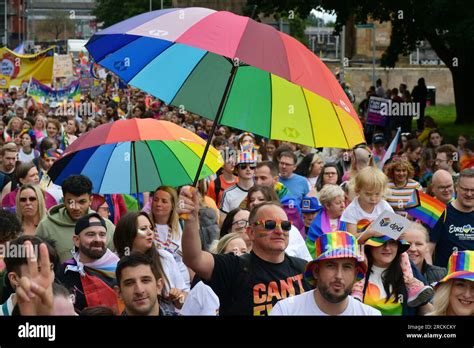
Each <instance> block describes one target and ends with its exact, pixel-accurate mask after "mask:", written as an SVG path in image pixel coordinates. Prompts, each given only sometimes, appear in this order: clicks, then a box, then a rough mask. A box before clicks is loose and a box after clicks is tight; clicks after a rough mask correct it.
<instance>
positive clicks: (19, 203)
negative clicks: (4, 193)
mask: <svg viewBox="0 0 474 348" xmlns="http://www.w3.org/2000/svg"><path fill="white" fill-rule="evenodd" d="M45 215H46V203H45V201H44V195H43V191H42V190H41V189H40V187H39V186H38V185H33V184H26V185H23V186H21V187H20V188H19V190H18V194H17V195H16V216H17V217H18V220H19V221H20V223H21V226H22V227H23V233H24V234H26V235H29V236H34V235H35V234H36V227H37V226H38V224H39V222H40V221H41V219H43V217H44V216H45Z"/></svg>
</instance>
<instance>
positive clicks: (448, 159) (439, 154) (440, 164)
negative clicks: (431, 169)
mask: <svg viewBox="0 0 474 348" xmlns="http://www.w3.org/2000/svg"><path fill="white" fill-rule="evenodd" d="M458 163H459V154H458V151H457V149H456V147H455V146H454V145H451V144H445V145H441V146H440V147H438V148H437V149H436V160H435V169H444V170H446V171H447V172H449V174H451V176H452V177H453V180H455V179H456V177H457V176H458V173H456V171H459V165H458ZM455 169H456V170H455Z"/></svg>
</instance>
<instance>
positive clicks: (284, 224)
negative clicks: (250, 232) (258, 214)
mask: <svg viewBox="0 0 474 348" xmlns="http://www.w3.org/2000/svg"><path fill="white" fill-rule="evenodd" d="M254 225H256V226H258V225H263V228H264V229H266V230H267V231H271V230H274V229H275V228H276V227H277V226H280V227H281V229H282V230H283V231H285V232H288V231H289V230H291V221H288V220H285V221H281V220H277V221H275V220H258V221H256V222H255V223H254Z"/></svg>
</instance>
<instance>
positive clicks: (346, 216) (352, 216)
mask: <svg viewBox="0 0 474 348" xmlns="http://www.w3.org/2000/svg"><path fill="white" fill-rule="evenodd" d="M386 210H388V211H390V212H392V213H393V209H392V207H391V206H390V204H388V203H387V201H385V200H384V199H382V200H381V201H380V202H379V203H378V204H377V205H376V206H375V208H374V210H373V211H372V213H367V212H366V211H365V210H364V209H362V208H361V206H360V205H359V198H358V197H357V198H355V199H354V200H353V201H352V202H351V204H349V205H348V206H347V208H346V209H345V210H344V212H343V213H342V216H341V221H344V222H348V223H351V224H354V225H358V224H359V223H360V222H362V223H361V226H362V225H363V227H367V224H368V223H370V222H372V221H374V220H375V219H376V218H377V217H378V216H379V215H380V214H382V212H384V211H386ZM363 220H365V221H363ZM358 232H359V231H358ZM361 232H362V231H361Z"/></svg>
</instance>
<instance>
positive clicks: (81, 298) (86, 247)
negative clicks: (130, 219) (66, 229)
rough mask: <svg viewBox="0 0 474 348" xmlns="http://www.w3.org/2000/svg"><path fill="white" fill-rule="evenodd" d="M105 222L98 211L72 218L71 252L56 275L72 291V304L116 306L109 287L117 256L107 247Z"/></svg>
mask: <svg viewBox="0 0 474 348" xmlns="http://www.w3.org/2000/svg"><path fill="white" fill-rule="evenodd" d="M107 234H108V231H107V225H106V222H105V220H104V219H103V218H102V217H101V216H100V215H99V214H98V213H91V214H87V215H85V216H82V217H81V218H79V219H78V220H77V221H76V225H75V227H74V235H73V237H72V241H73V243H74V249H75V252H74V254H73V257H72V259H69V260H67V261H66V262H64V264H63V267H62V269H61V272H60V274H58V278H59V279H60V280H61V282H62V284H63V285H64V286H65V287H66V288H68V289H69V290H70V291H71V293H72V294H74V296H75V298H76V301H75V303H74V308H76V310H78V311H81V310H82V309H84V308H85V307H94V306H106V307H112V308H114V309H115V310H118V302H117V297H116V294H115V292H114V291H113V287H114V286H115V285H116V281H115V268H116V267H117V262H118V261H119V258H118V257H117V255H115V254H114V253H113V252H112V251H110V250H109V249H107V246H106V242H107Z"/></svg>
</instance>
